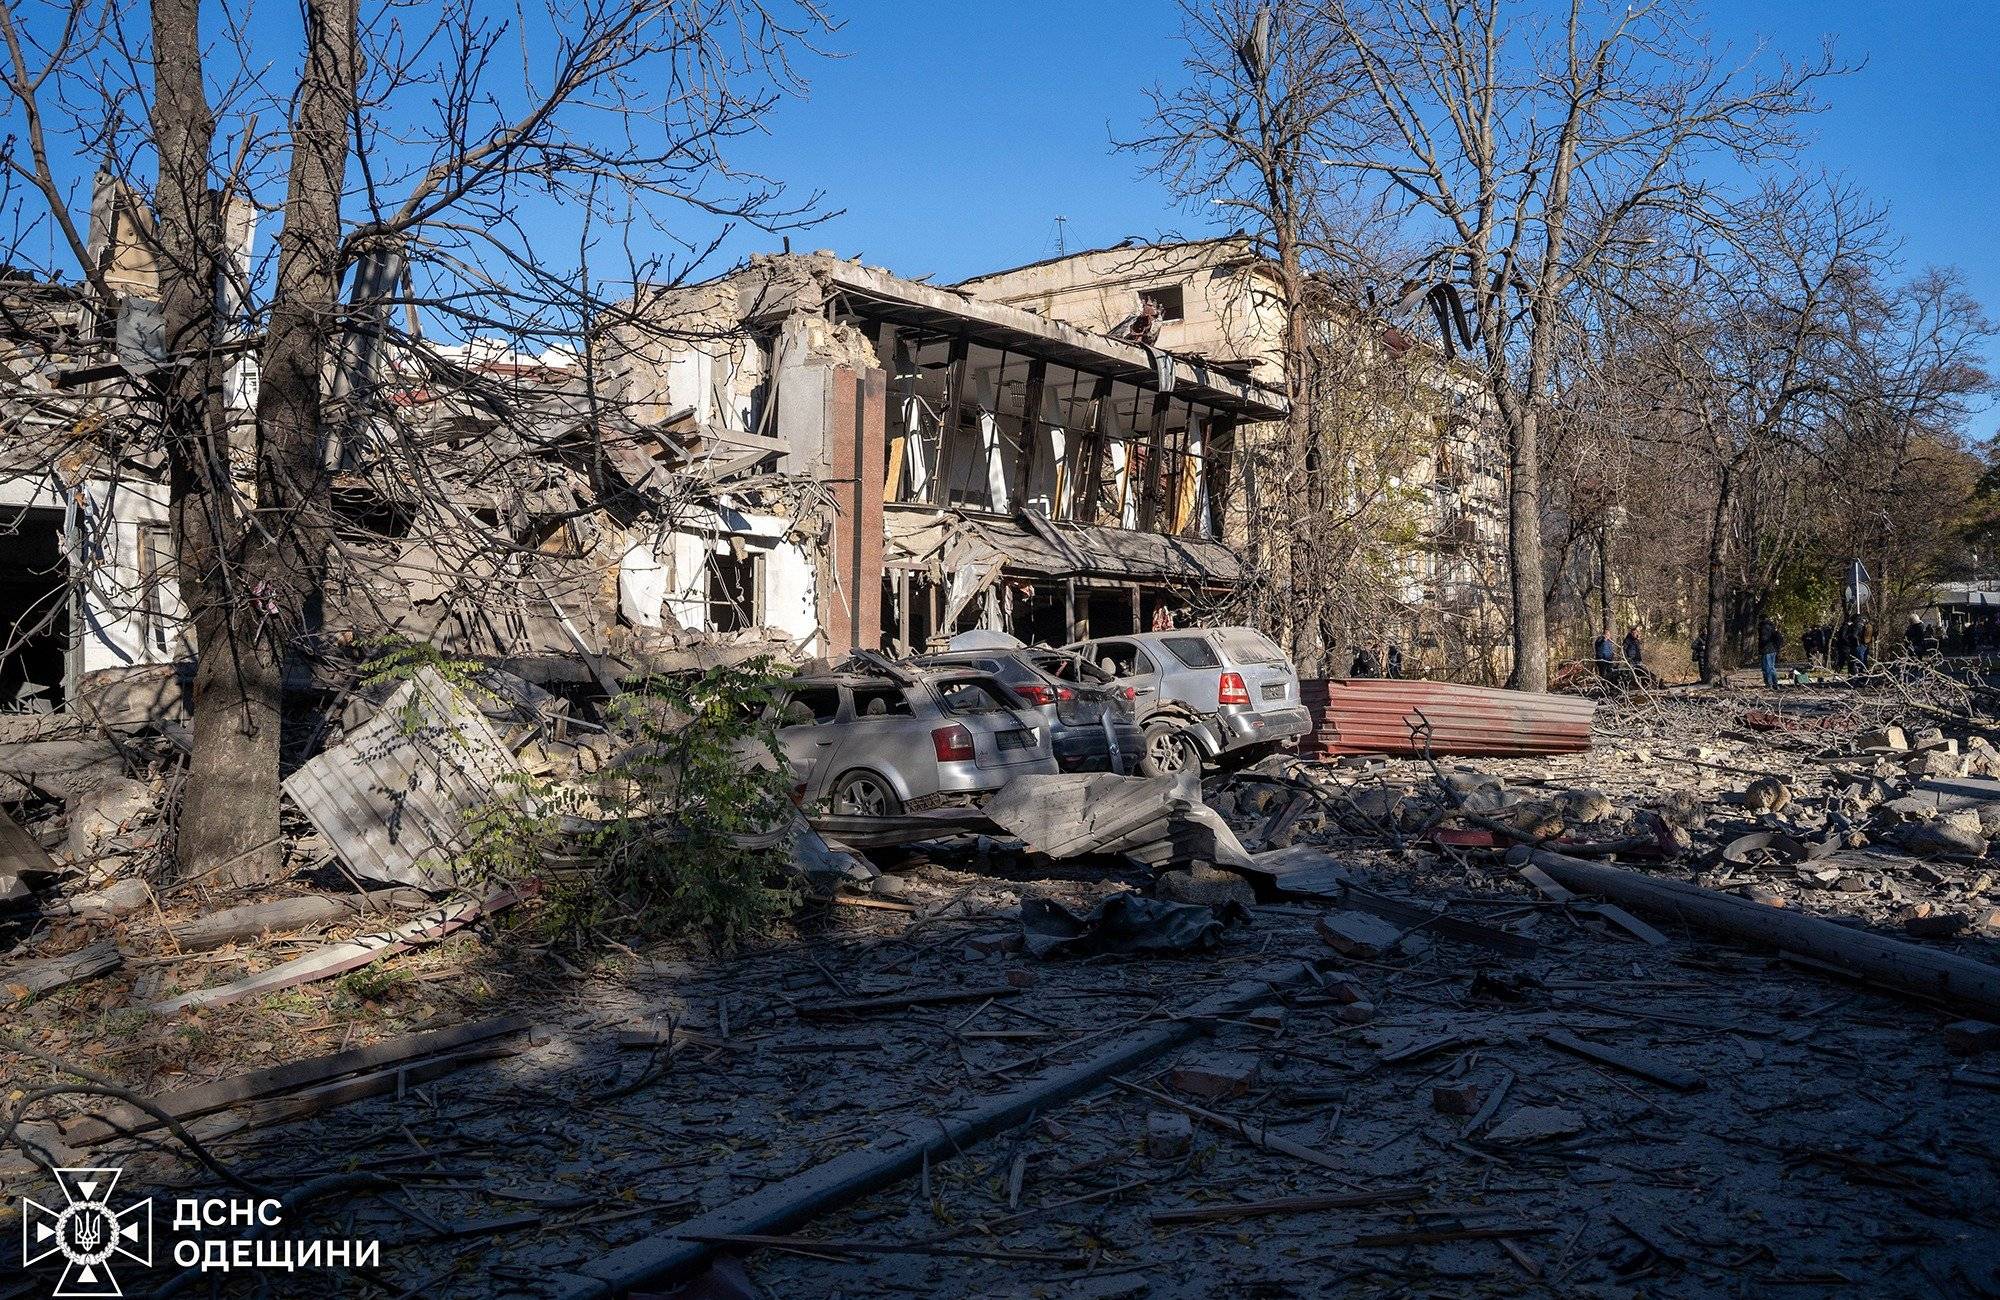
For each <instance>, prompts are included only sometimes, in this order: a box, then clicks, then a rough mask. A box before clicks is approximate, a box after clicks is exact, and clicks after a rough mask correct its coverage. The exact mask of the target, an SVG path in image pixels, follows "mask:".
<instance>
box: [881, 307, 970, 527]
mask: <svg viewBox="0 0 2000 1300" xmlns="http://www.w3.org/2000/svg"><path fill="white" fill-rule="evenodd" d="M882 334H883V337H882V341H881V344H880V348H881V352H882V353H883V360H884V364H885V366H886V367H887V368H888V371H889V384H888V390H889V391H888V426H889V428H888V434H889V439H888V443H889V467H888V476H887V482H886V491H885V492H884V494H883V498H884V499H885V500H888V501H917V502H932V501H935V500H936V490H937V475H938V469H939V464H940V457H941V455H942V453H943V440H944V439H943V428H944V417H945V413H946V412H945V403H946V400H947V396H948V392H949V388H950V382H949V377H950V374H951V350H952V349H951V339H950V338H949V337H948V336H946V335H942V334H938V335H927V334H924V333H922V332H921V331H917V330H908V329H897V330H894V331H890V330H887V329H885V330H883V332H882ZM892 335H893V337H892Z"/></svg>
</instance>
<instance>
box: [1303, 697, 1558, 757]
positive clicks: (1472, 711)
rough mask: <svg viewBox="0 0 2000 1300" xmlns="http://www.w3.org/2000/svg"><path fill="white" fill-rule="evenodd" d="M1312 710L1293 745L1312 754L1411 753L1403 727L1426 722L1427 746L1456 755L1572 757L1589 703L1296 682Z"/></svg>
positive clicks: (1413, 751)
mask: <svg viewBox="0 0 2000 1300" xmlns="http://www.w3.org/2000/svg"><path fill="white" fill-rule="evenodd" d="M1299 696H1300V700H1301V702H1302V703H1303V704H1305V706H1306V707H1307V708H1309V709H1311V710H1312V711H1313V713H1314V715H1315V726H1314V730H1313V734H1311V735H1310V736H1307V737H1306V738H1305V739H1304V740H1303V741H1301V742H1300V750H1301V752H1303V753H1305V754H1307V755H1314V754H1406V755H1414V754H1419V753H1421V752H1422V750H1421V749H1420V748H1419V746H1418V743H1417V742H1416V741H1415V740H1414V739H1413V737H1412V735H1411V727H1412V726H1416V725H1419V724H1420V723H1421V722H1428V723H1429V724H1430V730H1431V734H1430V751H1431V753H1433V754H1450V755H1458V756H1461V757H1468V758H1476V757H1511V756H1524V755H1534V754H1576V753H1582V752H1584V751H1586V750H1588V749H1589V748H1590V738H1591V737H1590V732H1591V720H1592V717H1593V715H1594V714H1595V713H1596V711H1597V705H1596V703H1595V702H1594V701H1591V700H1589V699H1585V698H1583V697H1581V696H1574V695H1537V694H1531V693H1528V692H1524V691H1504V690H1495V689H1493V688H1491V687H1486V686H1461V685H1459V684H1457V683H1455V682H1429V681H1415V680H1395V681H1391V680H1387V679H1383V678H1338V677H1337V678H1315V679H1312V680H1308V681H1303V682H1300V683H1299Z"/></svg>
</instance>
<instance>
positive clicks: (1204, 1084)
mask: <svg viewBox="0 0 2000 1300" xmlns="http://www.w3.org/2000/svg"><path fill="white" fill-rule="evenodd" d="M1262 1075H1263V1065H1262V1063H1261V1062H1259V1061H1258V1059H1257V1058H1256V1057H1254V1056H1251V1055H1249V1054H1248V1053H1245V1052H1206V1053H1203V1054H1202V1055H1199V1056H1193V1057H1189V1058H1188V1059H1187V1060H1184V1061H1182V1062H1181V1063H1180V1064H1178V1065H1176V1066H1174V1068H1173V1069H1172V1070H1169V1071H1168V1072H1167V1082H1168V1083H1169V1084H1171V1085H1172V1086H1173V1088H1174V1089H1175V1090H1176V1091H1178V1092H1184V1093H1187V1094H1188V1095H1189V1096H1191V1097H1201V1098H1204V1099H1205V1100H1208V1101H1218V1100H1220V1099H1222V1098H1224V1097H1241V1096H1242V1095H1243V1094H1244V1093H1246V1092H1248V1091H1250V1089H1251V1088H1252V1087H1254V1086H1256V1083H1257V1081H1258V1079H1259V1078H1261V1077H1262Z"/></svg>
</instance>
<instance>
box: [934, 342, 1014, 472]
mask: <svg viewBox="0 0 2000 1300" xmlns="http://www.w3.org/2000/svg"><path fill="white" fill-rule="evenodd" d="M1005 360H1006V354H1005V353H1003V352H1002V351H1000V349H998V348H990V347H987V346H986V345H985V344H983V343H973V344H970V345H968V346H967V348H966V352H965V383H964V385H963V386H962V388H961V390H960V392H959V397H958V412H957V418H956V419H955V420H954V421H953V423H952V426H951V428H952V436H951V443H950V446H949V447H947V449H946V451H945V466H946V470H945V472H946V473H947V474H948V475H949V476H950V485H949V491H948V493H947V495H946V500H947V501H949V502H950V503H951V504H952V505H961V506H970V507H972V508H973V509H975V510H1005V509H1006V508H1007V480H1006V475H1005V471H1004V468H1003V462H1002V458H1001V454H1000V426H999V418H998V415H997V412H996V407H997V405H998V402H999V391H1000V371H1001V367H1002V365H1003V363H1004V362H1005Z"/></svg>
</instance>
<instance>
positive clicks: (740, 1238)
mask: <svg viewBox="0 0 2000 1300" xmlns="http://www.w3.org/2000/svg"><path fill="white" fill-rule="evenodd" d="M688 1240H690V1241H700V1242H706V1243H710V1244H713V1245H718V1246H750V1247H755V1248H758V1249H767V1250H789V1251H792V1252H794V1253H796V1254H801V1255H815V1254H825V1255H943V1256H948V1257H951V1258H954V1259H990V1260H997V1261H1000V1262H1003V1263H1010V1264H1057V1265H1061V1266H1062V1267H1065V1268H1086V1267H1088V1266H1089V1265H1090V1263H1091V1260H1092V1257H1091V1256H1089V1255H1057V1254H1052V1253H1050V1252H1048V1251H1041V1250H991V1249H986V1248H983V1247H978V1246H953V1245H950V1244H949V1243H946V1242H935V1241H852V1240H847V1241H829V1240H822V1239H819V1238H815V1237H786V1236H779V1235H775V1234H772V1233H761V1232H705V1233H698V1234H690V1235H689V1237H688Z"/></svg>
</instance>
